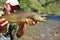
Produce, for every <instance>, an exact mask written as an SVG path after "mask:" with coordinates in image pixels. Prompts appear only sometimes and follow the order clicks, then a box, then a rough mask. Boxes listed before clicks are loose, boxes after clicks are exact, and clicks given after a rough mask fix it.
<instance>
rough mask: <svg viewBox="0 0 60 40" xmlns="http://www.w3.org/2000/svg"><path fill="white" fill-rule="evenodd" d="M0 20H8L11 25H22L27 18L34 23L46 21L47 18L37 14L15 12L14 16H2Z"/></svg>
mask: <svg viewBox="0 0 60 40" xmlns="http://www.w3.org/2000/svg"><path fill="white" fill-rule="evenodd" d="M0 18H6V20H7V21H9V22H10V23H20V22H25V19H26V18H30V19H33V20H34V21H39V22H40V21H46V20H45V18H43V17H41V16H40V15H39V14H38V13H36V12H15V13H12V14H9V15H8V14H6V15H4V16H1V17H0Z"/></svg>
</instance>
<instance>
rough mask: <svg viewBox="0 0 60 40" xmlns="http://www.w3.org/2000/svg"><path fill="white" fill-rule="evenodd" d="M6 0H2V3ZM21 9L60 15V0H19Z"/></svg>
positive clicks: (0, 1) (0, 3)
mask: <svg viewBox="0 0 60 40" xmlns="http://www.w3.org/2000/svg"><path fill="white" fill-rule="evenodd" d="M5 1H6V0H0V5H1V6H2V4H4V3H5ZM18 1H19V4H20V9H21V11H34V12H38V13H39V14H56V15H60V0H18Z"/></svg>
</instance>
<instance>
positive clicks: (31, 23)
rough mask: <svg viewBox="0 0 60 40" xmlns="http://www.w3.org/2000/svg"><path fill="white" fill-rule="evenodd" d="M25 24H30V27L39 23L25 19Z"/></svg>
mask: <svg viewBox="0 0 60 40" xmlns="http://www.w3.org/2000/svg"><path fill="white" fill-rule="evenodd" d="M26 23H27V24H30V25H35V24H37V23H39V22H35V21H34V20H32V19H29V18H27V19H26Z"/></svg>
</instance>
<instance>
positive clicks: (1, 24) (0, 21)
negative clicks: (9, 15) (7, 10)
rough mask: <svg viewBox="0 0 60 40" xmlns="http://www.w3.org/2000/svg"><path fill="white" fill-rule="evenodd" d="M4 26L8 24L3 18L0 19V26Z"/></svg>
mask: <svg viewBox="0 0 60 40" xmlns="http://www.w3.org/2000/svg"><path fill="white" fill-rule="evenodd" d="M6 24H8V21H6V19H5V18H2V19H0V26H2V27H3V26H5V25H6Z"/></svg>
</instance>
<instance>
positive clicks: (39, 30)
mask: <svg viewBox="0 0 60 40" xmlns="http://www.w3.org/2000/svg"><path fill="white" fill-rule="evenodd" d="M46 18H47V21H46V22H40V23H39V24H36V25H34V26H27V30H26V32H25V34H24V35H23V36H22V37H21V38H17V37H15V40H17V39H18V40H60V16H46Z"/></svg>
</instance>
